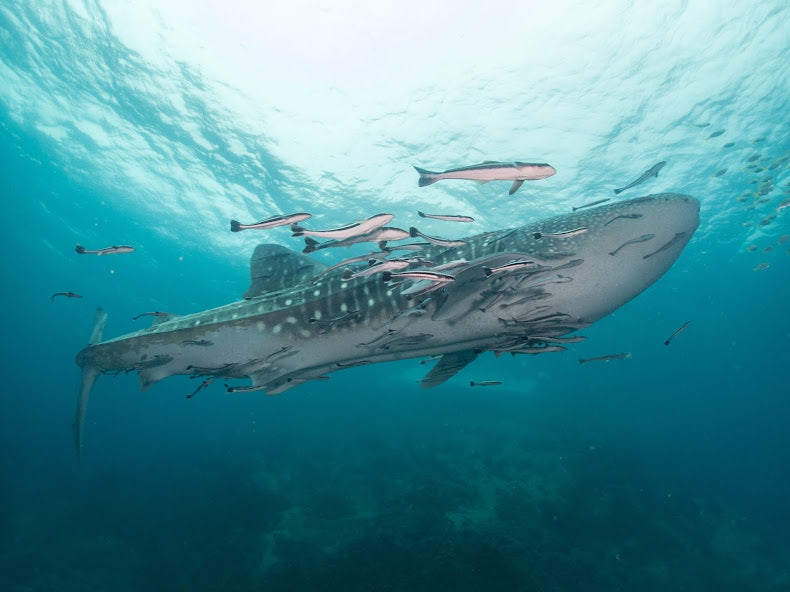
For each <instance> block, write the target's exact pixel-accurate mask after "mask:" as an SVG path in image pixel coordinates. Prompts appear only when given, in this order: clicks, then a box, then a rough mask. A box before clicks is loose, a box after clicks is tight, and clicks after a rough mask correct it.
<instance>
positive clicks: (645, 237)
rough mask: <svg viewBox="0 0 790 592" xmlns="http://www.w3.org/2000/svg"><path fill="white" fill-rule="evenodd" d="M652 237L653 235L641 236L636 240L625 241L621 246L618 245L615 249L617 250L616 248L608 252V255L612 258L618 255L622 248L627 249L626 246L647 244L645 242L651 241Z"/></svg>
mask: <svg viewBox="0 0 790 592" xmlns="http://www.w3.org/2000/svg"><path fill="white" fill-rule="evenodd" d="M654 236H655V235H653V234H643V235H642V236H638V237H636V238H632V239H630V240H627V241H625V242H624V243H623V244H622V245H620V246H619V247H617V248H616V249H615V250H614V251H609V254H610V255H611V256H612V257H614V256H615V255H617V253H619V252H620V249H622V248H623V247H627V246H628V245H634V244H636V243H644V242H647V241H649V240H652V239H653V237H654Z"/></svg>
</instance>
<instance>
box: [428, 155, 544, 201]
mask: <svg viewBox="0 0 790 592" xmlns="http://www.w3.org/2000/svg"><path fill="white" fill-rule="evenodd" d="M414 168H415V169H416V171H417V172H418V173H419V174H420V180H419V182H418V183H417V185H418V186H419V187H425V186H426V185H431V184H433V183H436V182H437V181H442V180H444V179H466V180H469V181H477V182H478V183H488V182H489V181H513V185H512V186H511V187H510V191H509V192H508V193H509V195H513V194H514V193H515V192H516V191H518V190H519V189H520V188H521V186H522V185H523V184H524V181H536V180H538V179H545V178H546V177H551V176H552V175H553V174H555V173H556V172H557V171H556V170H555V169H554V167H552V166H551V165H548V164H546V163H531V162H495V161H493V160H487V161H485V162H481V163H480V164H473V165H471V166H465V167H459V168H457V169H448V170H446V171H442V172H434V171H426V170H425V169H421V168H420V167H414Z"/></svg>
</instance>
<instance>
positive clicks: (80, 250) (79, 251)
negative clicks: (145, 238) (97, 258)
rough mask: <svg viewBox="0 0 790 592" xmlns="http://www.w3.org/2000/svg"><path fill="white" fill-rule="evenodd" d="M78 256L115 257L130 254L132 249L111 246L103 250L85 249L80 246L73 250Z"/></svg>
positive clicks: (126, 246) (125, 246)
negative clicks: (120, 254)
mask: <svg viewBox="0 0 790 592" xmlns="http://www.w3.org/2000/svg"><path fill="white" fill-rule="evenodd" d="M74 250H75V251H76V252H77V254H78V255H116V254H119V253H131V252H132V251H134V247H130V246H129V245H113V246H112V247H106V248H104V249H95V250H94V249H86V248H85V247H83V246H82V245H77V246H76V248H75V249H74Z"/></svg>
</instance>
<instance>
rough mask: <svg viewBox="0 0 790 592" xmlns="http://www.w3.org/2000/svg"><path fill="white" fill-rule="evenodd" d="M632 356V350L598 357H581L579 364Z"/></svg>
mask: <svg viewBox="0 0 790 592" xmlns="http://www.w3.org/2000/svg"><path fill="white" fill-rule="evenodd" d="M630 357H631V353H630V352H623V353H621V354H612V355H609V356H598V357H597V358H579V364H586V363H587V362H608V361H609V360H622V359H625V358H630Z"/></svg>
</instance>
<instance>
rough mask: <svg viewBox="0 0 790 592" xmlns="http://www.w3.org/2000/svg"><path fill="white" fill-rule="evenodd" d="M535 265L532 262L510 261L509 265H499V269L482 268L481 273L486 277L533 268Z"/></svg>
mask: <svg viewBox="0 0 790 592" xmlns="http://www.w3.org/2000/svg"><path fill="white" fill-rule="evenodd" d="M535 265H536V264H535V262H534V261H511V262H510V263H506V264H505V265H500V266H499V267H483V271H484V272H485V274H486V275H487V276H490V275H494V274H496V273H502V272H507V271H516V270H518V269H524V268H525V267H535Z"/></svg>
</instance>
